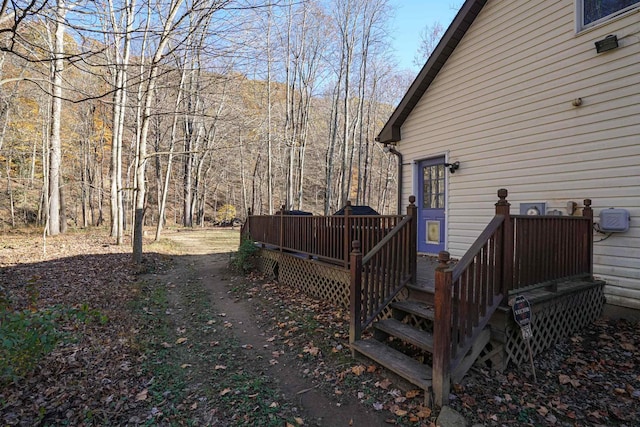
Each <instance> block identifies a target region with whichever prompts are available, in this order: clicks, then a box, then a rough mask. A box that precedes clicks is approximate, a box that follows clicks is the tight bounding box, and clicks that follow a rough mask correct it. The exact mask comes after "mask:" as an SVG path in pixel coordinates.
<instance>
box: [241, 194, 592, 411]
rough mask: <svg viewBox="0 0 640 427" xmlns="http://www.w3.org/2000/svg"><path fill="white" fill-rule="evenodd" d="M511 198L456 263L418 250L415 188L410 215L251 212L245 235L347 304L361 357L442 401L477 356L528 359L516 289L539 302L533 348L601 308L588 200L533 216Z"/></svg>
mask: <svg viewBox="0 0 640 427" xmlns="http://www.w3.org/2000/svg"><path fill="white" fill-rule="evenodd" d="M506 197H507V191H506V190H505V189H500V190H498V198H499V200H498V202H497V203H496V204H495V207H496V214H495V216H494V217H493V219H492V220H491V221H490V222H489V223H488V225H487V227H486V228H485V229H484V231H483V232H482V233H481V234H480V236H478V238H477V240H476V242H475V243H474V244H473V245H472V246H471V247H470V248H469V250H468V251H467V252H466V253H465V255H464V256H463V257H462V258H461V259H460V260H456V261H453V260H450V255H449V253H448V252H445V251H442V252H441V253H439V254H438V257H437V258H436V257H434V256H428V255H417V253H416V247H417V244H416V238H417V227H416V223H417V214H416V210H417V208H416V206H415V204H414V202H415V198H414V197H411V198H410V199H409V202H410V203H409V206H408V207H407V215H405V216H397V217H391V216H390V217H372V218H365V217H359V216H353V215H350V214H349V210H348V209H347V210H346V211H345V215H344V217H336V216H332V217H318V218H314V217H311V218H300V217H295V216H288V215H284V214H280V215H278V216H275V217H250V218H249V220H248V222H247V223H246V224H245V227H244V228H243V235H246V236H250V237H251V238H252V240H253V241H254V242H256V243H258V244H259V245H260V246H261V248H262V249H261V252H260V253H261V259H262V261H260V262H259V263H260V264H261V265H260V268H261V269H262V270H263V271H265V272H266V273H268V274H273V275H274V276H275V277H277V278H278V280H279V281H280V283H282V284H283V285H289V286H295V287H298V288H300V289H301V290H303V291H305V292H307V293H310V294H312V295H314V296H316V297H318V298H322V299H325V300H327V301H330V302H334V303H336V304H339V305H341V306H343V307H345V308H348V309H349V319H350V325H349V342H350V345H351V347H352V350H353V351H354V355H355V354H357V353H360V354H361V355H365V356H367V357H369V358H371V359H373V360H376V361H378V363H380V364H382V365H383V366H385V367H386V368H388V369H390V370H391V371H393V372H395V373H396V374H397V375H399V376H400V377H403V378H405V379H406V380H408V381H409V382H412V383H413V384H415V385H417V386H418V387H421V388H423V389H425V392H427V394H429V393H433V398H434V403H435V404H437V405H443V404H446V402H447V400H448V395H449V394H448V393H449V387H450V385H451V383H452V382H455V381H459V380H460V379H461V378H462V377H463V376H464V374H465V372H466V371H467V370H468V369H469V368H470V367H471V365H472V364H473V363H474V362H475V361H476V360H479V361H480V362H489V363H493V368H494V369H501V368H503V367H504V366H506V364H507V363H515V364H520V363H523V362H525V361H526V360H528V353H527V352H526V351H525V350H524V348H525V347H526V346H525V345H524V344H525V343H524V341H523V338H522V334H521V333H520V330H519V328H518V326H517V325H516V324H515V321H514V320H513V315H512V313H511V308H510V306H509V305H508V303H509V301H510V300H511V299H513V298H514V297H515V296H516V295H524V296H526V297H527V298H528V299H529V300H530V302H531V305H532V312H533V314H534V321H533V322H532V330H533V340H532V342H531V347H532V348H533V351H534V353H537V352H539V351H542V350H544V349H546V348H548V346H549V345H552V344H553V343H554V342H557V340H558V339H561V338H564V337H566V336H567V335H568V334H570V333H573V332H574V331H575V330H577V329H579V328H582V327H584V326H586V325H587V324H588V323H590V322H592V321H593V320H595V319H596V318H597V317H598V316H599V315H600V313H601V310H602V306H603V301H604V299H603V293H602V288H603V285H604V284H603V283H602V282H599V281H596V280H593V275H592V244H593V243H592V239H593V235H592V223H593V213H592V210H591V207H590V205H591V201H590V200H589V199H585V201H584V204H585V206H584V208H583V212H582V214H583V215H582V217H575V216H573V217H551V216H540V217H528V216H524V215H511V214H510V212H509V206H510V204H509V202H508V201H507V200H506ZM361 239H362V240H361ZM350 242H352V245H351V246H350V245H349V243H350ZM412 307H413V308H412ZM415 307H419V309H415ZM399 322H402V323H403V325H400V324H398V323H399ZM366 328H372V329H373V330H375V331H376V332H374V334H373V341H371V339H368V338H366V337H365V339H364V341H363V336H362V331H363V330H364V329H366ZM388 337H395V339H392V340H391V341H392V342H393V343H395V342H398V341H402V342H406V343H409V345H410V346H412V347H413V348H416V347H417V348H422V349H423V350H424V354H423V357H422V359H421V360H422V361H423V362H421V363H420V364H418V365H416V363H415V361H411V360H406V357H404V356H405V355H402V354H396V353H395V351H396V350H395V349H392V348H387V347H386V346H385V345H384V344H385V343H387V344H388V342H387V341H388V340H387V338H388ZM429 364H431V366H429Z"/></svg>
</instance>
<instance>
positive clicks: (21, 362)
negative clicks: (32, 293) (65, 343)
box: [0, 310, 62, 382]
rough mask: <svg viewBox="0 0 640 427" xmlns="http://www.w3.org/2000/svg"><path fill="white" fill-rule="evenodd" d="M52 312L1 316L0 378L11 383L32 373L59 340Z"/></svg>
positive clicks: (14, 313)
mask: <svg viewBox="0 0 640 427" xmlns="http://www.w3.org/2000/svg"><path fill="white" fill-rule="evenodd" d="M57 317H58V313H56V312H55V311H52V310H43V311H36V312H31V311H29V310H24V311H18V312H12V313H3V314H2V320H1V323H0V340H1V342H0V378H1V379H2V382H4V381H14V380H16V379H18V378H21V377H23V376H24V375H26V374H27V373H28V372H29V371H31V370H32V369H33V368H34V367H35V366H36V365H37V364H38V362H39V361H40V359H41V358H42V357H43V356H44V355H46V354H48V353H50V352H51V351H52V350H53V349H54V348H55V346H56V345H57V344H58V341H59V340H60V339H61V336H62V334H61V332H60V331H58V330H57V328H56V323H55V320H56V318H57Z"/></svg>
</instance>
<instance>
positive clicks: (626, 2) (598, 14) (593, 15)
mask: <svg viewBox="0 0 640 427" xmlns="http://www.w3.org/2000/svg"><path fill="white" fill-rule="evenodd" d="M576 4H577V7H578V14H577V15H578V31H579V30H582V29H584V28H589V27H591V26H593V25H596V24H599V23H600V22H604V21H606V20H607V19H611V18H613V17H614V16H617V15H619V14H621V13H624V12H626V11H628V10H631V9H633V8H636V7H640V0H577V1H576Z"/></svg>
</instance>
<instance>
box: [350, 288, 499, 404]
mask: <svg viewBox="0 0 640 427" xmlns="http://www.w3.org/2000/svg"><path fill="white" fill-rule="evenodd" d="M390 307H391V309H392V317H390V318H387V319H383V320H380V321H377V322H375V323H374V324H373V336H372V337H371V338H368V339H362V340H358V341H356V342H354V343H353V344H352V345H351V348H352V350H353V352H354V354H356V355H360V356H364V357H366V358H368V359H370V360H373V361H375V362H376V363H378V364H379V365H381V366H382V367H384V368H385V369H387V370H388V371H390V372H392V373H393V374H395V375H397V376H399V377H400V378H402V379H404V380H405V381H407V382H408V383H410V384H413V385H415V386H417V387H419V388H421V389H422V390H424V391H425V396H426V398H427V400H428V401H430V396H431V388H432V367H431V365H428V364H426V363H423V362H421V361H420V360H418V359H417V358H413V357H412V356H409V355H407V354H405V353H404V352H402V350H401V349H402V348H404V349H410V350H411V351H410V353H412V354H414V355H418V356H421V357H419V358H420V359H423V360H431V358H432V354H433V334H432V333H431V332H430V331H428V330H425V329H423V328H419V327H416V326H414V325H411V324H409V323H408V322H407V320H409V319H412V320H413V322H412V323H417V324H420V325H433V323H434V321H435V320H434V315H435V313H434V309H433V306H431V305H430V304H427V303H425V302H423V299H422V298H420V299H419V300H413V299H409V300H405V301H398V302H394V303H391V304H390ZM489 336H490V332H489V329H485V330H484V331H483V332H482V333H481V334H480V336H479V339H478V341H477V344H476V345H474V346H473V347H472V350H471V351H470V352H469V354H468V355H467V357H465V358H464V359H463V363H460V364H459V365H458V366H457V367H456V368H455V369H454V370H453V371H452V373H451V374H452V379H454V380H455V381H459V380H461V379H462V377H463V376H464V375H465V374H466V372H467V371H468V370H469V368H470V367H471V365H472V364H473V362H474V361H475V359H476V358H477V357H478V355H479V353H480V350H481V349H482V348H483V347H484V346H485V345H486V343H487V342H488V339H489ZM398 342H400V343H401V344H400V345H398Z"/></svg>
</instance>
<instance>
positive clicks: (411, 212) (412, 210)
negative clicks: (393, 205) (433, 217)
mask: <svg viewBox="0 0 640 427" xmlns="http://www.w3.org/2000/svg"><path fill="white" fill-rule="evenodd" d="M407 216H410V217H411V225H410V226H409V230H410V231H409V254H408V255H409V272H410V273H411V280H410V283H411V284H413V285H415V284H416V281H417V279H418V278H417V276H418V208H417V207H416V196H409V206H407Z"/></svg>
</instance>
